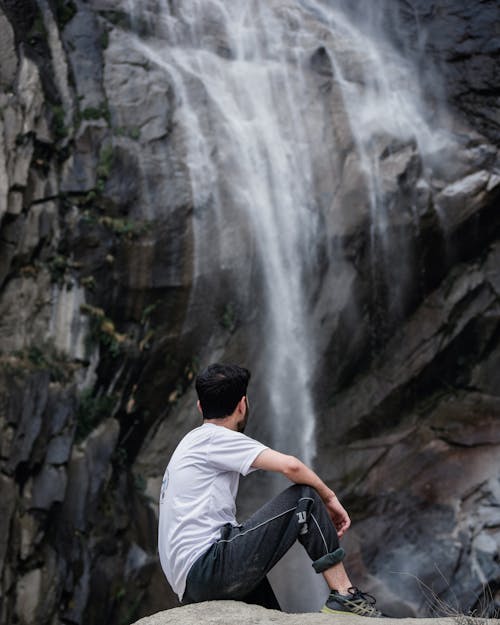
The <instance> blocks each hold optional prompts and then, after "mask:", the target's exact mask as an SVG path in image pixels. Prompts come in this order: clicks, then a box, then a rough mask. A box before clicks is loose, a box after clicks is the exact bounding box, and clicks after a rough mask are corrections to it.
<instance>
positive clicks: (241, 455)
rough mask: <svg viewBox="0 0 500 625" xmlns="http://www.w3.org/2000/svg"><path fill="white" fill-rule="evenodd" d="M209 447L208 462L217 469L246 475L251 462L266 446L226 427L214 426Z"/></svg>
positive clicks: (250, 469)
mask: <svg viewBox="0 0 500 625" xmlns="http://www.w3.org/2000/svg"><path fill="white" fill-rule="evenodd" d="M215 427H216V428H217V430H216V431H214V433H213V435H212V438H211V444H210V448H209V456H210V457H209V458H208V460H209V462H210V464H211V465H212V466H214V467H215V468H216V469H218V470H219V471H236V472H237V473H241V475H248V473H250V472H251V471H252V468H251V467H252V463H253V462H254V460H255V459H256V458H257V456H258V455H259V454H260V453H262V452H263V451H264V450H265V449H267V447H266V446H265V445H263V444H262V443H259V442H258V441H256V440H254V439H253V438H250V437H249V436H246V435H245V434H242V433H241V432H233V431H232V430H229V429H228V428H225V427H221V426H215Z"/></svg>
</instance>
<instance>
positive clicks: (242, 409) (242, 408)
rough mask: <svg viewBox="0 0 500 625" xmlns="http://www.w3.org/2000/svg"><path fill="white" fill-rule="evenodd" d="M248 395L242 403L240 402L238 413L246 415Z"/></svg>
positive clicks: (244, 396) (241, 400) (243, 398)
mask: <svg viewBox="0 0 500 625" xmlns="http://www.w3.org/2000/svg"><path fill="white" fill-rule="evenodd" d="M246 399H247V398H246V395H243V397H242V398H241V399H240V401H239V402H238V411H239V412H240V413H241V414H245V412H246V409H247V403H246Z"/></svg>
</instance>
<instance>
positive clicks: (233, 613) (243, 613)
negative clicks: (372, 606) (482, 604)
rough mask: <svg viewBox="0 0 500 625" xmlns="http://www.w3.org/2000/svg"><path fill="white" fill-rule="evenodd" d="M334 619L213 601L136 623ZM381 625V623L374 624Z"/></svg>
mask: <svg viewBox="0 0 500 625" xmlns="http://www.w3.org/2000/svg"><path fill="white" fill-rule="evenodd" d="M332 618H335V617H332V616H331V615H328V614H283V613H282V612H277V611H276V610H266V609H265V608H261V607H260V606H254V605H246V604H244V603H238V602H236V601H210V602H205V603H199V604H196V605H189V606H185V607H182V608H175V609H173V610H167V611H165V612H160V613H158V614H153V615H152V616H148V617H146V618H143V619H140V620H139V621H136V622H135V624H134V625H163V624H166V623H169V624H170V623H172V624H175V625H191V624H192V623H195V622H197V621H198V620H200V619H202V620H203V622H204V623H210V624H213V625H226V624H228V625H229V623H234V622H235V621H238V623H241V625H251V624H252V625H253V624H256V625H257V624H258V625H269V624H270V623H277V624H281V623H282V624H283V625H285V624H289V625H300V624H301V623H304V624H308V623H310V624H311V625H320V624H322V623H328V622H331V620H332ZM341 618H342V622H343V623H345V624H346V625H358V624H359V625H361V623H363V622H364V621H363V617H362V616H354V615H343V616H342V617H341ZM373 622H374V623H377V622H378V621H377V620H375V621H373ZM383 622H384V623H387V624H388V625H391V623H399V624H400V625H411V624H412V623H414V622H416V621H415V620H414V619H397V621H396V620H395V619H390V618H389V619H384V621H383ZM456 622H457V621H456V619H455V618H453V617H448V618H439V619H437V618H422V619H418V623H419V624H420V625H438V623H439V624H442V625H454V624H456ZM481 622H483V623H485V624H486V625H494V624H495V623H498V619H486V620H484V621H482V620H481V619H471V625H475V624H477V625H479V624H480V623H481Z"/></svg>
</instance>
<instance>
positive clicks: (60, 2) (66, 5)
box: [55, 0, 77, 30]
mask: <svg viewBox="0 0 500 625" xmlns="http://www.w3.org/2000/svg"><path fill="white" fill-rule="evenodd" d="M55 9H56V20H57V23H58V25H59V28H60V29H61V30H62V29H63V28H64V27H65V26H66V24H67V23H68V22H69V21H70V20H72V19H73V17H74V16H75V14H76V12H77V8H76V4H75V3H74V2H73V0H56V3H55Z"/></svg>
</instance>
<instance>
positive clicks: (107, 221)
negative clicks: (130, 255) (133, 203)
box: [99, 216, 150, 239]
mask: <svg viewBox="0 0 500 625" xmlns="http://www.w3.org/2000/svg"><path fill="white" fill-rule="evenodd" d="M99 223H100V224H102V225H103V226H106V227H107V228H109V229H110V230H111V231H112V232H114V233H115V234H117V235H118V236H122V237H126V238H127V239H135V238H136V237H138V236H140V235H141V234H145V233H146V232H147V231H148V230H149V228H150V224H149V223H146V222H143V221H133V220H132V219H126V218H125V217H107V216H105V217H100V218H99Z"/></svg>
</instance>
